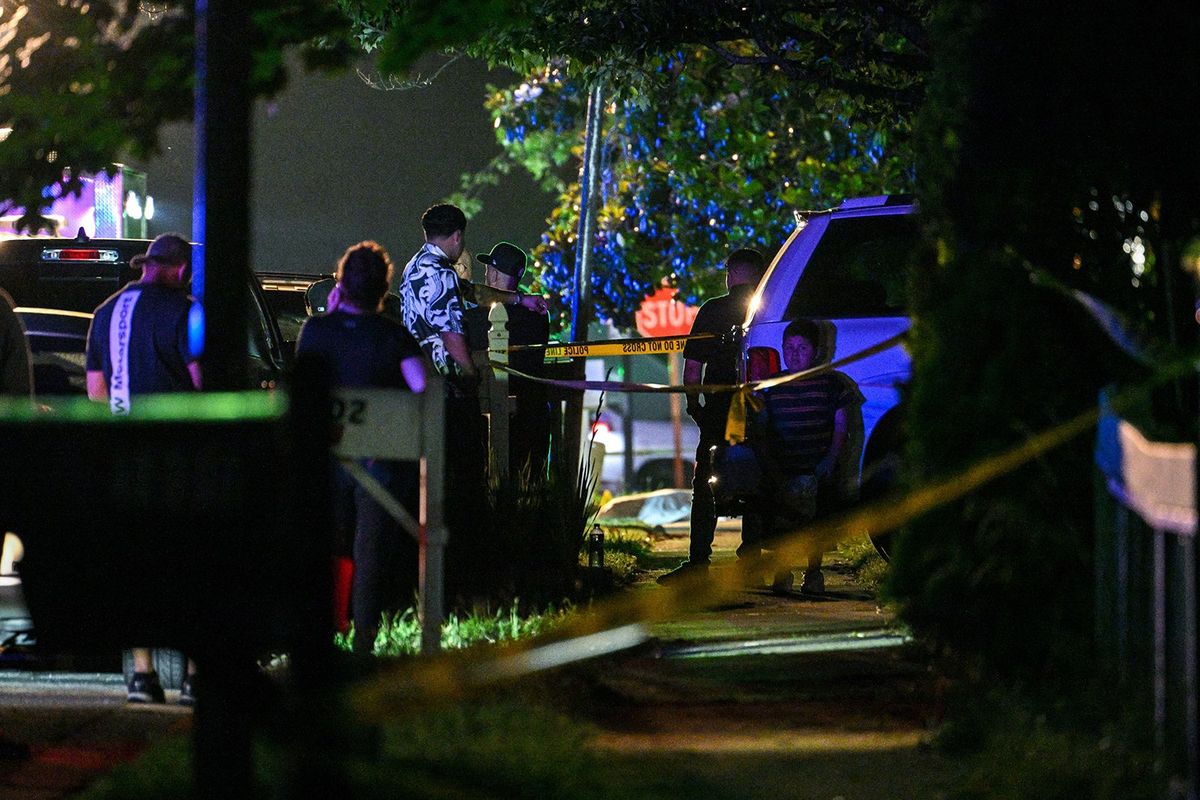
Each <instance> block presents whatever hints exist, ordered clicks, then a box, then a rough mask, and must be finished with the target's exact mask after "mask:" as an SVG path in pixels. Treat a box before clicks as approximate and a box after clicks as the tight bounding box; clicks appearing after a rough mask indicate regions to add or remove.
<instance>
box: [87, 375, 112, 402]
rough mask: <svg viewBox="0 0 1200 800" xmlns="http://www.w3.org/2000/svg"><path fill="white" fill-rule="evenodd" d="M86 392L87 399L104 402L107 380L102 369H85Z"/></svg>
mask: <svg viewBox="0 0 1200 800" xmlns="http://www.w3.org/2000/svg"><path fill="white" fill-rule="evenodd" d="M87 394H88V399H89V400H97V401H100V402H104V401H105V400H107V399H108V381H106V380H105V379H104V372H103V371H102V370H92V369H89V370H88V371H87Z"/></svg>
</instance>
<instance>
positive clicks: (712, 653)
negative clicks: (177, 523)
mask: <svg viewBox="0 0 1200 800" xmlns="http://www.w3.org/2000/svg"><path fill="white" fill-rule="evenodd" d="M668 534H669V535H670V538H668V539H666V540H662V541H660V542H658V543H656V546H655V553H656V555H657V554H661V555H663V556H664V557H667V556H669V557H670V558H664V560H663V564H662V566H663V567H664V568H665V567H668V566H674V564H675V563H677V562H676V560H675V559H676V558H678V559H679V560H682V559H683V558H685V557H686V554H687V527H686V525H675V526H669V527H668ZM739 541H740V527H739V526H738V524H737V521H732V522H728V521H722V524H721V525H720V526H719V528H718V532H717V537H716V542H715V544H714V557H713V563H714V567H715V568H719V567H720V566H721V565H722V564H723V563H724V564H727V563H730V562H732V560H733V558H734V556H733V551H734V550H735V548H736V546H737V544H738V542H739ZM824 571H825V579H826V589H827V591H826V593H825V594H824V595H823V596H820V597H809V596H804V595H801V594H799V593H798V592H793V593H791V594H789V595H786V596H778V595H775V594H772V593H771V592H770V591H769V590H768V589H765V588H764V589H761V590H746V591H739V592H734V593H731V594H730V596H729V597H728V598H727V600H725V601H724V602H720V603H718V604H716V605H713V606H711V607H708V608H705V609H702V610H700V611H696V612H693V613H691V614H688V615H686V616H683V617H680V618H679V619H675V620H671V621H670V622H665V623H661V624H657V625H655V626H654V627H653V630H652V632H653V634H654V636H655V637H656V638H657V639H658V646H657V648H656V649H655V650H654V652H652V653H649V654H646V655H639V656H637V657H633V658H624V659H622V658H619V657H617V658H613V659H610V660H608V661H607V662H606V664H605V665H604V668H603V669H597V670H595V672H594V678H595V680H597V681H598V682H599V683H600V684H601V686H602V687H603V689H604V691H605V692H606V698H607V702H606V704H605V707H604V708H602V709H601V710H600V711H599V712H598V713H596V715H595V717H594V719H593V721H594V722H595V723H596V724H597V725H598V726H599V728H600V731H599V733H598V734H597V735H596V737H595V739H594V744H595V746H597V747H600V748H605V749H608V750H611V751H613V752H615V753H619V754H625V755H628V756H630V757H636V758H638V759H640V760H646V759H647V758H649V759H650V760H652V761H653V762H656V763H657V764H659V766H660V768H661V770H662V771H663V772H664V774H671V773H674V774H680V773H681V772H683V773H684V774H690V775H692V777H693V778H694V779H695V780H696V781H697V782H698V784H699V785H703V786H707V787H710V788H714V789H718V790H719V789H720V788H722V787H724V788H726V789H728V791H729V792H730V793H736V794H737V795H738V796H740V797H742V798H763V799H764V800H766V799H767V798H770V799H771V800H775V799H776V798H779V797H788V798H793V799H795V798H810V797H811V798H814V799H815V798H823V799H824V800H829V798H842V799H843V800H853V799H854V798H863V800H867V798H870V800H886V799H887V798H895V799H896V800H900V798H915V797H937V796H938V795H939V794H940V793H942V792H944V791H946V790H947V789H948V788H949V787H950V786H951V785H952V783H953V779H954V776H955V775H956V772H957V769H956V767H955V766H954V765H953V764H951V763H949V762H948V761H946V760H945V759H943V758H942V757H941V756H940V755H939V754H938V753H937V752H936V751H935V750H933V749H932V748H930V747H928V746H927V744H926V743H927V741H928V740H929V738H930V735H931V733H932V731H933V729H934V728H935V726H936V725H937V724H939V723H940V716H941V698H940V686H939V685H938V681H937V678H936V676H935V675H934V673H933V672H932V671H931V670H930V669H929V665H928V664H927V663H926V661H925V658H924V656H923V654H922V653H920V651H918V650H916V649H915V648H913V647H911V646H906V645H905V644H904V642H905V641H906V638H905V636H904V633H903V631H902V630H901V629H899V627H898V626H897V623H896V621H895V619H894V618H893V616H892V615H891V614H890V613H889V612H888V611H887V610H886V609H885V608H883V607H881V606H879V605H878V604H876V602H875V599H874V597H873V596H872V595H871V594H870V593H869V592H867V591H864V590H863V589H862V588H861V587H859V586H857V585H856V584H855V583H854V582H853V580H852V578H851V577H850V575H849V571H848V570H847V569H846V567H845V565H844V564H842V563H840V562H839V561H838V559H837V558H836V556H834V555H833V554H829V555H828V556H827V558H826V568H825V570H824ZM652 581H653V576H647V579H646V582H645V584H644V585H642V586H639V587H638V590H639V591H654V586H653V583H652ZM874 645H886V646H882V647H877V646H874ZM647 754H653V755H652V756H648V755H647Z"/></svg>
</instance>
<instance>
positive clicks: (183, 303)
mask: <svg viewBox="0 0 1200 800" xmlns="http://www.w3.org/2000/svg"><path fill="white" fill-rule="evenodd" d="M191 258H192V246H191V245H190V244H189V243H188V241H187V239H184V238H183V237H182V236H179V235H178V234H174V233H164V234H163V235H162V236H159V237H158V238H157V239H155V240H154V241H153V242H151V243H150V246H149V247H148V248H146V252H145V254H144V255H140V256H134V257H133V258H132V259H130V262H129V263H130V266H132V267H134V268H138V267H140V268H141V270H142V277H141V279H140V280H136V281H132V282H130V283H129V284H127V285H126V286H124V287H123V288H122V289H121V290H120V291H119V292H117V293H116V294H114V295H113V296H112V297H110V298H108V299H107V300H105V301H104V302H103V303H102V304H101V305H100V307H99V308H97V309H96V312H95V315H94V316H93V317H92V327H91V328H90V329H89V330H88V343H87V390H88V397H90V398H91V399H92V400H97V401H100V402H107V403H108V404H109V408H110V409H112V412H113V413H114V414H128V413H129V409H130V408H131V406H132V403H133V402H134V398H135V397H137V396H138V395H144V394H155V393H160V392H193V391H197V390H198V389H199V388H200V365H199V363H198V362H197V361H196V359H195V358H193V357H192V354H191V348H190V346H189V344H188V314H189V312H190V311H191V307H192V298H191V297H190V296H189V295H188V282H189V281H190V270H191ZM132 650H133V676H132V677H131V678H130V679H129V686H128V690H129V694H128V698H129V702H131V703H161V702H163V700H164V695H163V689H162V685H161V683H160V682H159V680H158V674H157V673H156V672H155V669H154V662H153V660H152V658H151V654H150V650H149V648H141V647H135V648H133V649H132ZM194 672H195V667H194V665H193V664H192V663H191V662H190V661H189V662H188V674H187V677H186V678H185V679H184V682H183V689H182V691H181V692H180V702H182V703H185V704H188V705H190V704H191V703H192V702H193V701H194V700H195V695H194V693H193V685H192V679H193V673H194Z"/></svg>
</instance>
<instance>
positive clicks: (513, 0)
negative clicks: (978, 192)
mask: <svg viewBox="0 0 1200 800" xmlns="http://www.w3.org/2000/svg"><path fill="white" fill-rule="evenodd" d="M339 3H340V5H341V6H342V8H343V9H345V10H346V12H347V13H348V15H349V16H350V17H351V18H352V19H354V20H355V21H356V36H357V37H358V39H359V41H360V42H362V44H363V45H364V46H366V47H367V48H368V49H372V48H376V47H378V48H381V49H384V50H386V49H387V48H388V47H389V45H390V43H391V42H392V41H393V39H392V38H391V37H394V36H395V32H396V31H397V30H398V28H399V25H400V23H403V22H405V21H409V22H411V21H412V20H414V19H416V18H419V17H420V15H422V14H425V13H428V12H427V10H426V7H428V6H436V5H439V4H438V3H436V2H430V1H429V0H339ZM456 5H458V6H460V7H462V8H464V10H465V11H466V10H469V11H470V12H471V13H472V17H471V19H469V21H467V22H466V25H465V29H466V30H474V31H481V32H482V33H481V35H479V36H477V37H475V38H474V39H473V40H471V39H469V38H468V37H467V36H464V37H463V38H462V41H463V42H468V44H467V46H466V48H465V49H466V51H467V52H468V53H470V54H471V55H475V56H480V57H484V58H487V59H488V60H489V61H490V62H492V63H500V64H505V65H506V66H510V67H513V68H514V69H517V70H518V71H522V72H525V71H531V70H534V69H538V68H540V67H541V66H542V65H544V64H545V63H547V62H548V61H551V60H554V59H558V58H565V59H568V60H569V66H570V70H571V72H572V77H574V78H581V79H582V80H583V82H584V83H589V82H590V81H591V80H593V79H595V78H606V79H610V82H611V83H612V84H613V85H614V87H616V86H618V85H619V86H620V87H621V88H620V89H617V91H620V92H629V93H637V92H639V91H641V90H642V89H643V88H644V87H646V86H647V85H649V84H653V83H661V76H659V75H656V74H655V69H656V64H657V62H658V61H659V60H660V59H661V57H662V56H663V54H665V53H670V52H673V51H675V50H677V49H679V48H680V47H685V48H687V49H691V48H693V47H702V48H704V49H706V50H708V51H710V52H711V53H713V54H715V55H717V56H719V57H720V59H721V60H722V61H724V62H725V63H726V64H727V65H730V66H749V67H753V68H755V69H757V70H759V71H761V72H764V73H770V72H779V73H782V74H783V76H784V77H785V78H786V79H787V80H789V81H791V82H792V83H793V84H796V85H800V86H807V87H810V88H813V89H816V88H819V89H821V90H827V91H831V92H835V93H837V94H838V95H839V96H843V97H844V96H850V97H856V98H859V99H861V101H862V102H863V103H864V104H869V105H872V106H873V107H877V108H890V109H901V110H903V109H907V110H910V111H911V110H913V109H914V108H915V107H916V105H917V104H918V103H919V102H920V99H921V96H922V92H921V82H922V80H923V75H924V73H925V72H926V70H927V69H928V66H929V53H928V42H927V35H926V33H925V30H924V24H923V23H924V20H925V18H926V16H927V14H928V8H929V3H928V2H923V1H922V0H888V2H849V3H837V4H832V3H828V2H823V1H822V0H817V2H807V1H804V0H800V1H799V2H798V1H797V0H754V1H753V2H746V1H745V0H693V1H692V2H688V3H679V2H675V0H582V1H580V0H509V1H508V2H501V0H494V1H493V0H471V1H470V2H466V3H458V4H456ZM500 11H503V14H502V15H501V14H499V13H496V12H500ZM463 17H464V18H465V17H467V13H464V14H463ZM417 34H418V35H419V31H418V32H417Z"/></svg>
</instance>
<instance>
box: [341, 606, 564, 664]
mask: <svg viewBox="0 0 1200 800" xmlns="http://www.w3.org/2000/svg"><path fill="white" fill-rule="evenodd" d="M568 612H569V609H564V610H557V609H555V608H553V607H550V608H547V609H546V610H545V611H542V612H536V611H535V612H529V613H524V614H522V613H521V611H520V608H519V604H517V603H514V604H513V605H511V606H509V607H508V608H507V609H504V608H498V609H496V611H495V612H494V613H490V614H489V613H486V612H481V611H475V612H469V613H463V614H459V613H458V612H451V613H450V614H448V615H447V617H446V621H445V622H443V623H442V638H441V646H442V648H443V649H445V650H462V649H464V648H467V647H473V646H474V645H477V644H501V643H504V642H515V641H517V640H518V639H528V638H532V637H534V636H538V635H539V634H542V633H545V632H546V631H548V630H550V629H552V628H553V627H554V626H555V625H556V624H558V623H559V622H561V621H562V620H563V618H564V617H565V616H566V614H567V613H568ZM354 635H355V630H354V626H353V625H351V627H350V631H349V633H346V634H341V633H338V634H335V635H334V641H335V644H336V645H337V646H338V647H339V648H341V649H342V650H345V651H346V652H350V651H352V650H353V647H354ZM372 652H373V653H374V654H375V655H377V656H390V657H396V656H410V655H416V654H418V653H420V652H421V621H420V620H419V619H418V618H417V612H416V610H414V609H412V608H408V609H405V610H404V611H402V612H400V613H398V614H391V615H387V614H385V615H384V617H383V619H382V621H381V623H380V625H379V632H378V634H377V635H376V637H375V646H374V648H373V649H372Z"/></svg>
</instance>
